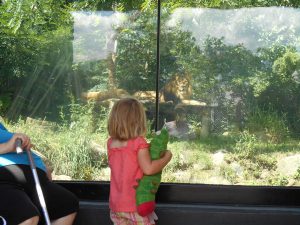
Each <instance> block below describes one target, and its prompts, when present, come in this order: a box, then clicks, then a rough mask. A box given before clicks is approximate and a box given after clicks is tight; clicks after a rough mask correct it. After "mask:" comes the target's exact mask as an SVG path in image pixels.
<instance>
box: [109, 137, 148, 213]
mask: <svg viewBox="0 0 300 225" xmlns="http://www.w3.org/2000/svg"><path fill="white" fill-rule="evenodd" d="M111 142H112V139H111V138H110V139H109V140H108V142H107V149H108V163H109V167H110V169H111V176H110V196H109V207H110V209H111V210H112V211H114V212H136V200H135V188H134V187H135V186H137V185H138V183H137V179H141V178H142V177H143V172H142V170H141V168H140V167H139V165H138V159H137V153H138V151H139V150H140V149H144V148H149V144H148V143H147V141H146V140H145V139H144V138H143V137H137V138H135V139H131V140H128V141H127V146H125V147H120V148H110V144H111Z"/></svg>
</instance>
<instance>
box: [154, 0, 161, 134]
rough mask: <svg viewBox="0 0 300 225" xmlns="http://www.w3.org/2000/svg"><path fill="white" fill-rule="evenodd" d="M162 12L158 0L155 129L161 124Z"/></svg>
mask: <svg viewBox="0 0 300 225" xmlns="http://www.w3.org/2000/svg"><path fill="white" fill-rule="evenodd" d="M160 13H161V4H160V0H157V33H156V86H155V88H156V102H155V131H158V124H159V77H160Z"/></svg>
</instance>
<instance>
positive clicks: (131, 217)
mask: <svg viewBox="0 0 300 225" xmlns="http://www.w3.org/2000/svg"><path fill="white" fill-rule="evenodd" d="M110 218H111V220H112V222H113V224H114V225H153V224H155V220H157V219H158V218H157V215H156V214H155V212H152V213H151V214H149V215H148V216H145V217H142V216H140V215H139V214H138V213H137V212H113V211H110Z"/></svg>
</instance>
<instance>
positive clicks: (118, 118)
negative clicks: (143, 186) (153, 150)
mask: <svg viewBox="0 0 300 225" xmlns="http://www.w3.org/2000/svg"><path fill="white" fill-rule="evenodd" d="M146 132H147V126H146V114H145V110H144V108H143V105H142V104H141V103H140V102H139V101H137V100H136V99H133V98H124V99H121V100H119V101H118V102H116V103H115V104H114V106H113V108H112V110H111V112H110V116H109V120H108V133H109V135H110V138H109V139H108V141H107V150H108V162H109V166H110V169H111V182H110V196H109V207H110V217H111V220H112V221H113V223H114V224H115V225H123V224H128V225H131V224H132V225H151V224H155V222H154V219H157V218H155V217H156V215H155V213H153V214H150V215H148V216H146V217H141V216H140V215H139V214H138V213H137V211H136V210H137V209H136V198H135V188H136V187H137V185H138V180H139V179H141V178H142V177H143V174H145V175H152V174H156V173H158V172H160V171H161V170H162V169H163V168H164V167H165V166H166V165H167V164H168V162H169V161H170V160H171V158H172V154H171V152H170V151H168V150H166V151H165V154H164V155H163V156H162V157H161V158H160V159H158V160H153V161H151V157H150V153H149V144H148V143H147V142H146V140H145V138H144V136H145V135H146Z"/></svg>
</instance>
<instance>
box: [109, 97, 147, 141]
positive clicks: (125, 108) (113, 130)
mask: <svg viewBox="0 0 300 225" xmlns="http://www.w3.org/2000/svg"><path fill="white" fill-rule="evenodd" d="M146 132H147V125H146V114H145V110H144V107H143V105H142V104H141V103H140V102H139V101H138V100H136V99H134V98H123V99H121V100H119V101H117V102H116V103H115V104H114V106H113V107H112V109H111V111H110V115H109V119H108V133H109V135H110V136H111V137H112V138H116V139H118V140H120V141H125V140H128V139H132V138H135V137H138V136H145V135H146Z"/></svg>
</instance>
